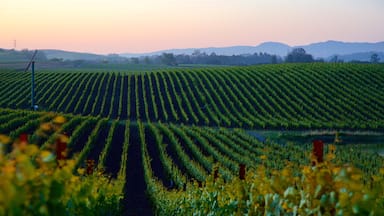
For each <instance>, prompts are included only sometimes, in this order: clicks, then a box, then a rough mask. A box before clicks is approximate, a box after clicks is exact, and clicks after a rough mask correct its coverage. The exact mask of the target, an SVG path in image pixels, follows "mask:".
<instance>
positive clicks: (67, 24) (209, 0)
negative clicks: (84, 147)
mask: <svg viewBox="0 0 384 216" xmlns="http://www.w3.org/2000/svg"><path fill="white" fill-rule="evenodd" d="M383 11H384V1H383V0H228V1H227V0H188V1H187V0H138V1H132V0H65V1H62V0H60V1H59V0H33V1H30V0H1V2H0V47H1V48H6V49H11V48H14V46H15V43H14V41H16V49H18V50H20V49H62V50H70V51H80V52H93V53H100V54H107V53H125V52H130V53H140V52H150V51H157V50H162V49H171V48H201V47H222V46H234V45H252V46H254V45H258V44H260V43H262V42H266V41H277V42H283V43H287V44H289V45H303V44H309V43H313V42H320V41H326V40H341V41H348V42H377V41H384V28H383V24H382V23H383V21H384V12H383Z"/></svg>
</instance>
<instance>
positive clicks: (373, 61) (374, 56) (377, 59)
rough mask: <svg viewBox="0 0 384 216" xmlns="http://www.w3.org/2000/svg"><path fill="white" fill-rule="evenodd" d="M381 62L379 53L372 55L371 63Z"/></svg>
mask: <svg viewBox="0 0 384 216" xmlns="http://www.w3.org/2000/svg"><path fill="white" fill-rule="evenodd" d="M379 61H380V57H379V55H377V53H373V54H372V55H371V63H379Z"/></svg>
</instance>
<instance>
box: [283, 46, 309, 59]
mask: <svg viewBox="0 0 384 216" xmlns="http://www.w3.org/2000/svg"><path fill="white" fill-rule="evenodd" d="M285 61H286V62H313V61H314V60H313V57H312V55H310V54H307V53H306V52H305V50H304V49H303V48H295V49H293V50H292V52H290V53H288V55H287V57H286V58H285Z"/></svg>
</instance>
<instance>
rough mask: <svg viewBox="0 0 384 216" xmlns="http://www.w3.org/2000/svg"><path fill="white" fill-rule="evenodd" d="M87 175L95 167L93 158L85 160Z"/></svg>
mask: <svg viewBox="0 0 384 216" xmlns="http://www.w3.org/2000/svg"><path fill="white" fill-rule="evenodd" d="M86 163H87V175H91V174H92V173H93V169H94V168H95V161H94V160H87V161H86Z"/></svg>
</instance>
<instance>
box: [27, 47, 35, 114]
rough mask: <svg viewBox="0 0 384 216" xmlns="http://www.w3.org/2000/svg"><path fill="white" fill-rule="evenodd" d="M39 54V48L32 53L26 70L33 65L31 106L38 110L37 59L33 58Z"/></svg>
mask: <svg viewBox="0 0 384 216" xmlns="http://www.w3.org/2000/svg"><path fill="white" fill-rule="evenodd" d="M36 54H37V50H35V52H34V53H33V55H32V58H31V60H30V61H29V63H28V65H27V68H25V71H24V72H27V70H28V69H29V67H30V66H31V65H32V77H31V108H32V110H35V111H36V110H37V108H38V106H37V105H36V104H35V61H34V60H33V59H34V58H35V56H36Z"/></svg>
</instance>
